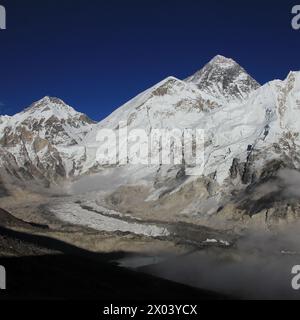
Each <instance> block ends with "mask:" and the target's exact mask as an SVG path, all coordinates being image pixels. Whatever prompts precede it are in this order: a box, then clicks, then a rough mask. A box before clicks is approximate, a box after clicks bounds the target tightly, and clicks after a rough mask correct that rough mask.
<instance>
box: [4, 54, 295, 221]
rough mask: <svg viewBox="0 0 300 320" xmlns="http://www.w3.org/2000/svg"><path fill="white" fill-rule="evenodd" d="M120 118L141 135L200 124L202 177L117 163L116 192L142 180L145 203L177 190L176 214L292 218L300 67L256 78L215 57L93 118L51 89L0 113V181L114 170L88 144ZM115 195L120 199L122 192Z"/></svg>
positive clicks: (162, 200) (62, 179) (175, 168)
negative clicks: (20, 108) (15, 109)
mask: <svg viewBox="0 0 300 320" xmlns="http://www.w3.org/2000/svg"><path fill="white" fill-rule="evenodd" d="M120 122H126V123H127V125H128V130H133V129H138V128H141V129H143V130H146V132H147V133H151V131H152V130H154V129H176V128H177V129H186V128H190V129H195V128H200V129H203V130H204V132H205V150H204V151H205V166H204V173H203V175H202V176H188V175H186V172H185V167H184V165H168V166H164V165H157V166H132V165H128V166H122V175H121V176H120V177H119V178H120V180H121V181H120V182H119V183H118V184H117V186H116V188H115V190H114V191H115V192H118V191H117V189H118V188H120V186H125V185H139V184H142V182H144V181H146V182H147V186H148V189H147V192H146V194H144V195H143V201H144V202H145V203H146V202H147V203H148V202H152V203H153V206H154V204H155V206H157V204H159V208H160V209H161V208H162V207H164V206H165V207H166V203H170V201H171V199H173V197H177V198H182V197H183V198H184V199H185V200H184V201H182V204H181V205H180V206H179V208H177V209H176V210H177V212H178V214H179V213H180V214H190V213H191V214H197V215H198V216H200V217H203V216H205V217H206V218H207V217H208V216H209V217H211V216H216V215H220V214H223V216H224V217H227V218H229V219H236V216H237V213H238V217H239V218H238V219H240V217H245V216H247V217H250V218H251V217H253V216H254V215H257V216H258V217H259V219H258V222H260V221H263V222H264V223H266V221H271V220H276V221H278V220H280V219H282V218H284V219H286V217H296V216H297V212H298V204H297V201H296V200H295V201H294V200H291V199H296V198H297V195H296V196H295V192H287V190H291V188H295V187H296V186H297V181H298V180H297V181H296V182H295V181H294V180H295V179H294V180H293V182H292V186H291V182H290V180H291V179H290V177H296V176H297V174H298V171H297V170H298V169H299V167H300V136H299V127H300V72H290V73H289V74H288V76H287V78H286V79H285V80H274V81H271V82H268V83H266V84H264V85H260V84H259V83H258V82H257V81H256V80H254V79H253V78H252V77H251V76H250V75H249V74H248V73H247V72H246V71H245V69H244V68H242V67H241V66H240V65H239V64H238V63H237V62H235V61H234V60H232V59H228V58H225V57H223V56H216V57H215V58H213V59H212V60H211V61H210V62H209V63H208V64H207V65H205V66H204V67H203V68H202V69H201V70H200V71H198V72H196V73H195V74H193V75H192V76H190V77H188V78H187V79H185V80H180V79H177V78H175V77H168V78H166V79H164V80H162V81H161V82H159V83H158V84H156V85H154V86H153V87H151V88H149V89H148V90H146V91H144V92H142V93H141V94H139V95H138V96H136V97H135V98H133V99H132V100H130V101H129V102H127V103H126V104H124V105H123V106H121V107H120V108H118V109H116V110H115V111H114V112H113V113H112V114H111V115H110V116H109V117H107V118H106V119H104V120H102V121H100V122H99V123H96V122H94V121H92V120H91V119H89V118H88V117H87V116H86V115H85V114H82V113H79V112H77V111H75V110H74V109H73V108H72V107H70V106H68V105H67V104H66V103H65V102H63V101H62V100H60V99H58V98H52V97H44V98H43V99H41V100H39V101H37V102H35V103H33V104H32V105H31V106H29V107H28V108H26V109H25V110H24V111H22V112H21V113H18V114H16V115H14V116H1V117H0V155H1V156H0V173H1V177H2V180H3V181H4V182H6V181H14V180H17V181H23V182H26V183H28V182H30V181H31V182H34V183H38V184H43V185H44V186H46V187H49V186H51V185H53V184H54V185H60V184H65V183H66V182H68V183H69V182H70V183H71V182H73V181H74V180H75V181H78V180H79V181H80V179H82V178H85V177H91V176H94V175H98V174H99V173H100V174H101V173H103V172H104V171H105V170H110V171H111V170H118V169H120V168H118V166H115V167H112V166H110V167H109V168H107V167H105V166H103V165H102V164H101V163H99V162H98V161H97V157H96V150H97V146H98V145H99V142H97V133H98V132H99V130H101V129H113V130H115V131H116V132H117V131H118V129H119V124H120ZM122 138H124V137H119V139H122ZM116 172H117V171H116ZM294 172H295V173H294ZM116 174H117V173H116ZM299 180H300V179H299ZM0 186H1V184H0ZM2 189H3V190H4V187H3V186H2ZM117 194H118V196H119V198H118V201H117V202H118V204H122V203H123V202H124V201H125V200H124V198H123V197H125V196H124V195H120V193H117ZM115 195H116V194H115ZM120 197H121V199H120ZM233 203H234V204H233ZM232 206H233V207H232ZM118 209H120V206H119V208H118ZM233 212H234V213H233Z"/></svg>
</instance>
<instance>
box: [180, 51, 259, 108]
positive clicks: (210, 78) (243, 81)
mask: <svg viewBox="0 0 300 320" xmlns="http://www.w3.org/2000/svg"><path fill="white" fill-rule="evenodd" d="M186 81H187V82H188V83H194V84H196V85H197V86H198V88H199V89H200V90H201V91H204V92H206V93H208V94H211V95H213V96H214V97H216V98H218V99H221V100H223V101H224V100H225V101H226V102H235V101H238V102H239V101H243V100H245V99H247V98H248V97H249V95H250V94H251V93H252V92H253V91H255V90H256V89H258V88H259V87H260V85H259V83H258V82H257V81H256V80H254V79H253V78H252V77H251V76H250V75H249V74H248V73H247V72H246V71H245V69H244V68H242V67H241V66H240V65H239V64H238V63H236V62H235V61H234V60H232V59H229V58H226V57H223V56H221V55H218V56H216V57H215V58H213V59H212V60H211V61H210V62H209V63H208V64H207V65H206V66H204V68H203V69H201V70H200V71H198V72H196V73H195V74H194V75H192V76H191V77H189V78H188V79H186Z"/></svg>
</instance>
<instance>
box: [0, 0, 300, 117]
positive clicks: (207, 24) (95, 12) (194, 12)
mask: <svg viewBox="0 0 300 320" xmlns="http://www.w3.org/2000/svg"><path fill="white" fill-rule="evenodd" d="M0 4H1V5H4V6H6V10H7V30H3V31H2V30H0V68H1V69H0V70H1V77H0V110H1V109H2V113H8V114H12V113H15V112H17V111H20V110H21V109H23V108H24V107H25V106H27V105H29V104H30V103H31V102H33V101H35V100H38V99H39V98H41V97H43V96H45V95H51V96H57V97H60V98H62V99H63V100H65V101H66V102H67V103H69V104H70V105H72V106H74V107H75V108H76V109H78V110H80V111H82V112H85V113H87V114H88V115H89V116H90V117H92V118H93V119H95V120H100V119H102V118H103V117H105V116H106V115H108V114H109V113H111V111H113V110H114V109H115V108H117V107H118V106H120V105H121V104H122V103H124V102H126V101H127V100H129V99H130V98H132V97H133V96H135V95H136V94H138V93H139V92H141V91H143V90H144V89H146V88H148V87H150V86H151V85H153V84H155V83H156V82H158V81H160V80H162V79H163V78H165V77H167V76H169V75H173V76H176V77H178V78H185V77H187V76H188V75H190V74H192V73H194V72H195V71H196V70H198V69H200V68H201V67H202V66H203V65H204V64H205V63H206V62H208V61H209V60H210V59H211V58H212V57H213V56H215V55H216V54H222V55H225V56H228V57H231V58H233V59H235V60H236V61H237V62H239V63H240V64H241V65H242V66H243V67H244V68H246V69H247V70H248V72H249V73H250V74H251V75H252V76H253V77H255V78H256V79H257V80H258V81H259V82H261V83H264V82H267V81H269V80H272V79H274V78H280V79H283V78H285V77H286V75H287V73H288V71H289V70H299V69H300V58H299V53H300V31H295V30H293V29H292V28H291V19H292V15H291V8H292V6H293V5H295V4H297V0H295V1H289V0H273V1H268V0H260V1H256V0H252V1H235V0H207V1H201V0H198V1H196V0H181V1H177V0H172V1H171V0H151V1H148V0H139V1H137V0H105V1H104V0H88V1H87V0H72V1H71V0H70V1H67V0H36V1H33V0H26V1H25V0H18V1H17V0H6V1H5V0H0ZM298 4H300V0H299V1H298Z"/></svg>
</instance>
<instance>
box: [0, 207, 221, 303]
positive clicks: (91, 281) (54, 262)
mask: <svg viewBox="0 0 300 320" xmlns="http://www.w3.org/2000/svg"><path fill="white" fill-rule="evenodd" d="M1 214H2V218H4V216H5V220H7V219H8V217H9V216H8V215H9V214H8V213H7V212H4V211H0V215H1ZM12 219H13V218H12ZM0 220H1V219H0ZM3 220H4V219H2V221H3ZM0 244H1V245H0V250H1V252H0V265H3V266H4V267H5V268H6V272H7V290H6V291H1V292H0V299H53V298H54V299H57V298H58V299H93V300H95V299H96V300H100V301H107V302H109V301H116V300H121V299H122V300H124V299H125V300H149V299H155V300H157V299H160V300H161V299H163V300H167V299H180V300H181V299H189V300H190V299H192V300H202V299H222V298H223V297H222V296H220V295H217V294H214V293H211V292H207V291H202V290H198V289H194V288H191V287H188V286H184V285H180V284H177V283H173V282H170V281H166V280H162V279H159V278H156V277H152V276H149V275H145V274H142V273H137V272H134V271H130V270H127V269H123V268H120V267H118V266H117V265H115V264H113V263H111V262H109V260H110V259H111V256H110V255H105V254H98V253H92V252H89V251H86V250H82V249H79V248H77V247H74V246H72V245H69V244H66V243H64V242H62V241H59V240H55V239H52V238H47V237H45V236H39V235H38V236H37V235H32V234H30V233H27V232H23V231H22V232H21V231H14V230H11V229H9V228H7V227H3V226H1V227H0ZM121 254H122V253H116V254H115V255H121Z"/></svg>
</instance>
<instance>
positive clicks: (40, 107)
mask: <svg viewBox="0 0 300 320" xmlns="http://www.w3.org/2000/svg"><path fill="white" fill-rule="evenodd" d="M93 125H94V122H93V121H92V120H90V119H89V118H88V117H87V116H86V115H84V114H82V113H79V112H77V111H75V110H74V109H73V108H72V107H70V106H68V105H67V104H65V103H64V102H63V101H62V100H60V99H57V98H51V97H44V98H43V99H41V100H39V101H37V102H35V103H33V104H32V105H31V106H30V107H28V108H26V109H25V110H24V111H22V112H20V113H18V114H16V115H14V116H12V117H9V116H2V117H0V153H1V159H0V164H1V167H2V168H5V169H6V172H7V173H9V174H10V175H13V176H15V177H17V178H20V179H28V178H29V179H33V178H36V179H38V180H42V181H43V180H45V181H46V182H50V183H51V182H53V181H55V180H57V179H58V180H59V179H64V178H66V177H68V176H69V175H70V174H72V173H73V172H74V171H75V170H76V160H77V159H76V157H78V156H79V157H80V159H81V155H80V150H82V149H84V147H82V140H83V139H84V137H85V135H86V134H87V133H88V132H89V131H90V130H91V129H92V127H93ZM74 150H76V152H75V154H76V155H75V154H74ZM81 160H82V159H81Z"/></svg>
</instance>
